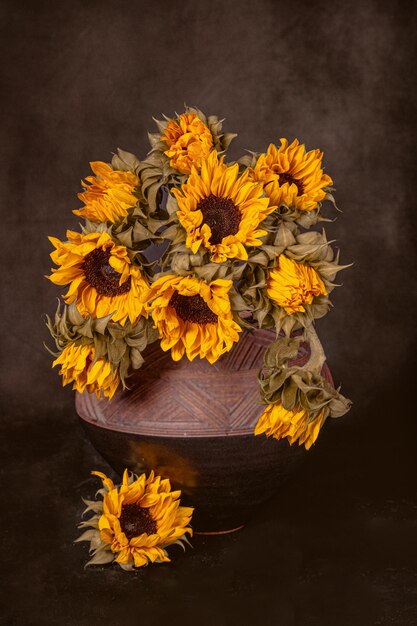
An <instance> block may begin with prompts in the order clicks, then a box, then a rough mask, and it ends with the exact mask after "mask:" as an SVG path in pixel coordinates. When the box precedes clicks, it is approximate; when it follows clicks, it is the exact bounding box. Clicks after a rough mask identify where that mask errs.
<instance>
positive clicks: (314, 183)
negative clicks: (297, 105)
mask: <svg viewBox="0 0 417 626" xmlns="http://www.w3.org/2000/svg"><path fill="white" fill-rule="evenodd" d="M280 141H281V145H280V147H279V148H278V147H277V146H274V144H270V146H269V148H268V150H267V152H266V154H261V155H260V156H259V157H258V160H257V162H256V164H255V167H254V168H253V170H252V178H253V179H254V180H256V181H262V183H263V185H264V189H265V193H266V195H267V196H268V198H269V199H270V201H271V204H274V205H276V206H278V207H280V206H282V205H283V204H285V205H286V206H288V207H295V208H296V209H298V210H299V211H312V210H313V209H316V208H317V205H318V203H319V202H321V201H322V200H324V198H325V196H326V188H327V187H329V186H330V185H332V184H333V181H332V179H331V178H330V176H328V175H327V174H324V173H323V170H322V167H321V164H322V159H323V152H321V151H320V150H310V152H306V150H305V146H304V145H302V144H300V143H299V141H298V139H294V141H293V142H292V144H291V145H288V141H287V139H281V140H280Z"/></svg>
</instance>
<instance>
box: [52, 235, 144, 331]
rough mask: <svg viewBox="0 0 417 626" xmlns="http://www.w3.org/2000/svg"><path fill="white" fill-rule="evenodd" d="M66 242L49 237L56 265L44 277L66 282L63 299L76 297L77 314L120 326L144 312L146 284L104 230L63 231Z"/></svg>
mask: <svg viewBox="0 0 417 626" xmlns="http://www.w3.org/2000/svg"><path fill="white" fill-rule="evenodd" d="M67 238H68V241H66V242H62V241H60V240H59V239H56V238H55V237H49V240H50V241H51V243H52V244H53V245H54V246H55V248H56V250H55V251H54V252H52V254H51V259H52V260H53V262H54V263H56V265H59V266H60V267H59V268H58V269H56V270H54V269H53V270H52V274H51V275H50V276H48V277H47V278H49V280H50V281H51V282H53V283H54V284H55V285H69V289H68V291H67V293H66V294H65V295H64V300H65V302H66V303H67V304H71V302H74V301H75V300H76V304H77V308H78V310H79V312H80V313H81V315H84V316H87V315H91V316H93V317H105V316H106V315H110V314H112V313H113V317H112V320H113V321H114V322H120V324H122V325H124V324H125V323H126V320H127V319H129V320H130V322H131V323H132V324H134V323H135V322H136V321H137V320H138V318H139V317H140V316H141V315H146V310H145V304H146V300H147V296H148V293H149V287H148V284H147V282H146V280H145V278H144V276H143V275H142V273H141V271H140V269H139V267H138V266H137V265H134V264H133V263H132V261H131V259H130V257H129V253H128V250H127V248H125V247H124V246H119V245H116V244H115V243H114V241H113V240H112V238H111V237H110V235H108V234H107V233H105V232H103V233H99V232H94V233H89V234H85V235H83V234H80V233H77V232H75V231H72V230H68V231H67Z"/></svg>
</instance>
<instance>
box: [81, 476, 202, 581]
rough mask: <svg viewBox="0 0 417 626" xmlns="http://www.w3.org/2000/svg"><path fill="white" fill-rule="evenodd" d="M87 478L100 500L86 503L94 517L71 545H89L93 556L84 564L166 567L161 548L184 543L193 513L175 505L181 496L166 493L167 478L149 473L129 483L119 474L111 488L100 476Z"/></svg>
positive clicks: (111, 483) (166, 558) (110, 483)
mask: <svg viewBox="0 0 417 626" xmlns="http://www.w3.org/2000/svg"><path fill="white" fill-rule="evenodd" d="M91 473H92V474H93V475H95V476H98V477H99V478H101V480H102V482H103V489H102V490H100V492H99V493H101V494H102V496H103V501H102V502H100V501H98V502H88V501H87V502H86V504H87V511H89V510H91V511H94V512H95V515H93V516H92V517H91V518H90V519H89V520H87V521H86V522H83V523H81V525H80V527H91V528H90V530H87V531H86V532H84V533H83V535H81V537H79V538H78V540H77V541H90V552H92V553H93V557H92V559H91V560H90V561H89V563H88V564H87V565H95V564H96V565H99V564H104V563H110V562H112V561H115V562H116V563H118V564H119V565H120V567H122V568H123V569H125V570H131V569H133V568H134V567H142V566H143V565H148V563H154V562H156V563H164V562H169V561H170V558H169V557H168V554H167V552H166V548H167V547H168V546H170V545H172V544H179V545H181V546H182V547H184V543H188V539H187V537H186V535H187V534H189V535H190V536H191V535H192V529H191V527H190V526H189V524H190V521H191V517H192V514H193V509H192V508H189V507H183V506H180V500H179V498H180V496H181V492H180V491H171V485H170V482H169V480H168V479H161V478H160V477H159V476H154V473H153V472H151V474H150V475H149V477H148V478H146V475H145V474H142V475H141V476H139V477H136V478H135V477H134V476H133V475H130V476H129V472H128V471H127V470H125V472H124V474H123V480H122V484H121V485H120V486H115V485H114V483H113V481H112V480H111V479H110V478H108V477H107V476H106V475H105V474H103V473H102V472H91Z"/></svg>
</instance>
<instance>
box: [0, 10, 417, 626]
mask: <svg viewBox="0 0 417 626" xmlns="http://www.w3.org/2000/svg"><path fill="white" fill-rule="evenodd" d="M0 16H1V20H2V25H3V30H2V37H1V38H0V45H1V46H2V48H3V49H2V57H1V58H2V59H3V63H2V74H3V79H4V80H3V84H4V87H5V89H4V104H3V105H2V114H3V115H4V123H3V124H2V134H3V137H4V144H3V145H4V148H3V150H2V151H1V154H0V158H1V168H0V174H1V176H0V196H1V203H0V206H1V229H0V230H1V235H2V244H1V246H0V254H1V258H2V270H1V308H0V329H1V331H2V339H1V344H0V348H1V351H0V358H1V366H0V374H1V375H0V384H1V395H0V399H1V400H0V401H1V420H0V431H1V433H0V447H1V456H0V459H1V463H0V471H1V486H2V491H1V493H2V499H1V524H2V531H1V533H0V538H1V544H2V547H1V552H0V554H1V557H2V568H1V577H2V581H1V585H0V596H1V601H2V608H1V611H0V622H1V623H2V624H4V625H5V626H11V625H18V626H26V625H32V624H33V625H35V626H38V625H40V626H43V625H45V626H53V625H61V624H63V625H70V626H72V625H74V626H96V625H98V624H107V623H108V624H115V625H116V624H117V625H119V624H120V625H124V624H149V625H153V624H156V625H159V624H165V623H169V624H184V625H187V624H191V623H192V624H197V625H198V626H205V625H214V626H223V625H227V626H229V625H231V626H233V625H234V624H239V625H244V626H246V625H247V624H248V625H252V624H253V625H258V624H265V625H269V624H271V625H272V624H273V625H274V626H279V625H281V624H283V625H287V624H288V625H296V626H309V625H314V626H327V625H329V626H362V625H363V626H369V625H373V624H376V625H391V624H393V625H394V624H395V625H396V626H408V625H413V624H417V541H416V538H417V488H416V487H417V484H416V465H417V463H416V454H415V449H416V445H415V441H416V415H415V414H416V410H415V405H416V402H415V375H414V371H415V356H414V355H415V353H416V352H415V337H416V333H415V300H416V298H415V295H416V290H415V287H414V284H415V282H414V278H413V273H414V271H415V267H416V263H415V259H416V255H415V232H416V230H415V213H416V211H415V183H416V174H415V139H414V136H413V130H415V127H416V125H415V117H416V116H415V113H416V98H415V92H416V87H415V79H414V76H413V71H412V70H413V65H412V63H411V59H412V55H413V53H414V52H415V32H416V5H415V3H413V2H407V1H404V2H400V3H390V2H384V1H382V0H367V1H364V2H360V3H359V2H353V1H352V2H343V3H328V2H325V1H324V0H323V1H317V2H310V1H307V0H301V1H300V2H297V3H293V2H283V1H281V0H259V2H250V1H249V0H230V1H228V2H221V1H220V0H213V1H211V2H208V1H207V2H205V1H204V2H203V1H202V2H198V3H194V2H192V1H191V0H190V1H188V0H187V1H186V2H169V1H168V0H160V1H159V2H158V3H156V2H145V1H138V2H136V3H132V2H125V1H124V0H121V1H120V2H117V3H115V2H108V1H107V0H102V1H100V2H99V1H98V0H91V1H89V2H85V1H84V2H81V0H74V1H73V2H71V3H70V2H65V1H63V2H59V3H51V2H46V1H43V0H39V1H38V2H36V3H34V2H29V1H28V2H25V1H24V0H20V1H19V0H13V1H12V0H10V1H8V0H5V1H3V2H2V3H1V12H0ZM184 100H185V101H186V102H187V103H188V104H191V105H197V106H200V107H201V108H202V109H203V110H205V111H206V112H208V113H215V114H218V115H220V116H221V117H223V116H225V117H226V118H227V124H226V129H227V130H236V131H237V132H238V133H239V138H238V139H237V140H236V143H235V145H234V147H232V151H231V158H237V157H239V156H241V154H242V153H243V150H244V149H245V148H250V149H253V150H262V149H264V148H265V146H267V145H268V143H269V142H270V141H274V142H276V141H277V140H278V138H279V137H289V138H290V139H292V138H293V137H299V138H300V139H301V140H302V141H305V142H306V144H307V146H308V148H315V147H320V148H322V149H323V150H324V151H325V162H326V166H327V169H326V171H327V172H328V173H329V174H331V176H332V177H333V178H334V180H335V181H336V187H337V200H338V205H339V206H340V208H342V209H343V211H344V213H343V215H340V217H339V218H338V220H337V222H335V223H329V224H326V225H325V226H326V231H327V233H328V236H329V238H331V239H337V240H338V242H337V245H338V246H339V245H340V247H341V249H342V257H341V260H342V262H343V263H347V262H350V261H353V262H354V266H353V268H351V269H350V270H347V271H346V272H343V276H342V280H343V282H344V285H343V288H341V289H337V290H336V291H335V292H334V296H333V295H332V299H333V302H334V304H335V308H334V309H333V310H332V311H331V312H330V314H329V315H328V316H326V318H324V319H323V320H320V321H319V323H318V325H317V327H318V332H319V335H320V338H321V340H322V342H323V344H324V347H325V350H326V353H327V355H328V360H329V363H330V366H331V368H332V371H333V375H334V378H335V381H336V383H337V384H339V383H341V384H342V391H343V393H345V395H347V396H348V397H351V398H352V400H353V402H354V405H353V408H352V410H351V412H350V413H349V415H347V416H346V417H344V418H341V419H339V420H330V421H329V422H328V423H327V424H326V426H325V429H324V430H323V432H322V434H321V435H320V438H319V440H318V443H317V444H316V445H315V446H314V448H313V449H312V450H311V451H310V453H309V456H308V462H307V464H306V465H305V466H304V467H303V468H301V469H300V471H299V473H298V474H297V475H295V476H294V477H293V478H292V479H291V481H290V482H288V483H287V484H286V485H285V486H284V487H283V488H282V490H281V491H280V493H278V494H277V495H276V496H274V499H273V501H272V503H271V504H270V505H269V506H267V507H264V508H263V509H262V510H260V511H258V512H257V513H256V515H255V517H254V519H253V521H252V522H251V523H250V524H248V525H247V526H246V527H245V528H244V529H243V530H241V531H239V532H237V533H235V534H232V535H228V536H220V537H202V536H196V537H194V538H193V541H192V543H193V548H192V549H188V550H187V551H186V552H185V553H183V552H182V551H181V549H180V548H178V549H177V548H176V547H174V548H173V549H172V556H173V560H172V563H171V564H167V565H159V566H158V565H154V566H149V567H148V568H146V569H143V570H141V571H138V572H135V573H133V574H128V573H125V572H123V571H121V570H119V569H118V568H117V567H116V566H114V567H106V568H101V567H97V568H90V569H87V570H86V569H84V564H85V562H86V560H87V557H88V555H87V547H86V545H80V544H76V545H74V544H73V540H74V539H75V537H76V536H77V534H78V531H77V528H76V527H77V524H78V521H79V519H80V515H81V512H82V510H83V508H84V506H83V504H82V502H81V497H82V496H83V497H89V496H90V497H91V496H92V495H93V493H94V490H95V489H96V483H95V482H94V480H92V479H91V478H90V477H89V472H90V470H91V469H101V470H104V471H108V469H109V468H108V467H107V466H106V464H105V462H104V461H103V460H102V459H101V458H100V457H99V455H98V454H97V453H96V452H95V451H94V449H93V448H92V446H91V444H90V443H89V442H88V441H87V440H86V438H85V435H84V433H83V430H82V428H81V426H80V425H79V422H78V420H77V417H76V414H75V411H74V401H73V395H72V392H71V391H70V390H68V389H64V390H63V389H62V388H61V386H60V381H59V377H58V376H57V373H56V371H54V372H53V371H51V369H50V357H49V355H48V354H47V353H46V352H45V350H44V349H43V346H42V342H43V341H47V340H48V335H47V332H46V330H45V328H44V325H43V318H42V313H43V312H46V311H47V312H49V313H52V312H53V310H54V308H55V304H54V297H55V296H56V295H58V291H57V290H55V289H54V288H53V287H52V286H51V285H50V284H49V283H48V282H47V281H46V280H44V279H43V278H42V276H43V275H44V274H47V273H48V272H49V268H50V262H49V258H48V254H49V252H50V251H51V246H50V244H49V242H48V241H47V238H46V236H47V235H55V236H57V237H60V238H63V237H64V234H65V229H66V228H68V227H71V228H76V224H77V220H76V219H74V216H73V215H72V214H71V210H72V209H75V208H78V201H77V199H76V193H77V192H78V191H79V190H80V186H79V179H80V178H81V177H82V176H86V175H87V174H88V165H87V164H88V161H91V160H96V159H97V160H98V159H101V160H107V159H108V158H109V156H110V153H111V152H112V151H113V150H115V148H117V147H118V146H120V147H122V148H124V149H126V150H130V151H132V152H136V153H138V154H139V155H140V156H143V155H144V154H146V151H147V139H146V132H147V131H148V130H153V128H152V124H153V123H152V119H151V116H152V115H154V116H156V117H160V115H161V113H166V114H168V115H171V114H172V113H173V111H174V110H178V111H181V110H182V106H183V102H184Z"/></svg>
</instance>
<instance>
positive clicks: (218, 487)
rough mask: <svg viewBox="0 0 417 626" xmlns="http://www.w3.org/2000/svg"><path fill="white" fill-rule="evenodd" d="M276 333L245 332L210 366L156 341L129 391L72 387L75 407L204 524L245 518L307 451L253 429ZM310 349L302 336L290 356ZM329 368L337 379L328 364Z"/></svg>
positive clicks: (219, 527) (222, 525) (99, 435)
mask: <svg viewBox="0 0 417 626" xmlns="http://www.w3.org/2000/svg"><path fill="white" fill-rule="evenodd" d="M274 337H275V333H272V332H271V331H268V330H256V331H254V332H244V333H243V334H242V336H241V338H240V340H239V342H238V343H237V344H236V345H235V346H234V347H233V349H232V350H231V351H230V352H229V353H227V354H225V355H223V357H221V358H220V359H219V360H218V361H217V362H216V363H215V364H214V365H210V364H209V363H208V362H207V361H206V360H200V359H195V360H194V361H193V362H190V361H188V360H187V359H182V360H181V361H179V362H174V361H173V360H172V358H171V355H170V353H169V352H168V353H167V352H163V351H162V350H161V348H160V346H159V343H158V342H156V343H155V344H152V345H150V346H149V347H148V348H147V350H146V352H145V354H144V357H145V363H144V365H143V367H142V368H141V369H140V370H139V371H138V372H137V373H136V374H135V375H134V376H132V377H131V378H129V387H130V389H129V390H126V391H122V390H120V391H118V392H117V393H116V395H115V396H114V398H113V399H112V400H111V401H110V402H109V401H108V400H106V399H100V400H99V399H97V398H96V396H95V395H93V394H88V393H83V394H79V393H77V394H76V407H77V412H78V414H79V416H80V417H81V420H82V423H83V426H84V428H85V430H86V432H87V434H88V435H89V437H90V439H91V441H92V443H93V445H94V446H95V448H96V449H97V450H98V451H99V452H100V453H101V454H102V456H103V457H104V458H105V459H106V460H107V462H108V463H109V464H110V465H111V466H112V467H113V468H114V469H115V470H116V471H117V472H118V473H121V472H122V471H123V470H124V468H126V467H127V468H129V469H131V470H132V471H134V472H135V473H137V474H140V473H142V472H144V471H145V472H149V471H150V470H154V471H155V473H156V474H158V475H161V476H162V477H164V478H169V479H170V481H171V484H172V487H173V488H174V489H180V490H181V492H182V496H181V502H182V504H184V505H187V506H193V507H194V508H195V512H194V515H193V527H194V529H195V530H196V531H199V532H228V531H231V530H234V529H236V528H238V527H240V526H242V525H243V524H244V523H245V522H246V520H247V519H248V517H249V516H250V515H251V513H252V512H253V511H254V510H256V509H257V508H258V507H259V506H260V505H261V504H263V503H264V502H266V501H267V500H268V499H269V498H270V497H271V496H272V495H274V493H276V491H277V488H279V486H280V484H282V482H283V481H284V480H285V479H286V478H287V477H288V475H289V474H291V473H292V472H293V471H294V469H295V468H296V467H297V466H298V465H299V463H300V462H301V461H302V459H303V458H304V455H305V454H306V453H305V451H304V448H303V447H299V446H297V445H293V446H290V445H289V444H288V442H287V441H286V440H282V441H277V440H275V439H272V438H267V437H266V436H265V435H260V436H254V434H253V430H254V428H255V425H256V423H257V421H258V418H259V416H260V415H261V413H262V411H263V409H264V407H263V405H261V403H260V400H259V389H258V381H257V374H258V371H259V368H260V367H261V365H262V361H263V355H264V352H265V350H266V348H267V346H268V345H270V343H271V341H273V339H274ZM309 357H310V350H309V346H308V344H306V343H302V344H301V346H300V350H299V353H298V355H297V359H296V360H295V361H293V363H294V364H298V365H303V364H305V363H306V362H307V361H308V359H309ZM323 373H324V375H326V376H327V377H328V379H329V380H330V381H331V377H330V373H329V371H328V369H327V367H326V366H325V367H324V372H323Z"/></svg>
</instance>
